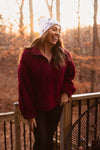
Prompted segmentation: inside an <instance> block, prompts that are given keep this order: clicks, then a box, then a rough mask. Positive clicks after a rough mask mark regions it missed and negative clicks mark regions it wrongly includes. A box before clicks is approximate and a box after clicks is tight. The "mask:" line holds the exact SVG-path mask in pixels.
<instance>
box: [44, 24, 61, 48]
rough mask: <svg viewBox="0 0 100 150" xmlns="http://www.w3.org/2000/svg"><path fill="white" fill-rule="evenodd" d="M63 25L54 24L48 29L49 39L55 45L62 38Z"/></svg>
mask: <svg viewBox="0 0 100 150" xmlns="http://www.w3.org/2000/svg"><path fill="white" fill-rule="evenodd" d="M60 32H61V27H60V26H59V25H54V26H52V27H51V28H50V29H49V30H48V35H47V41H48V42H49V43H50V44H52V45H55V44H56V43H57V42H58V40H59V38H60Z"/></svg>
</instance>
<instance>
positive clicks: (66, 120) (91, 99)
mask: <svg viewBox="0 0 100 150" xmlns="http://www.w3.org/2000/svg"><path fill="white" fill-rule="evenodd" d="M97 102H99V103H100V92H96V93H87V94H79V95H73V96H72V98H71V100H70V103H66V104H65V106H64V110H63V114H62V118H61V139H60V141H61V143H60V150H65V149H66V150H71V144H73V143H71V142H72V141H71V137H69V139H67V136H68V134H69V132H70V131H71V130H72V125H73V124H74V122H75V121H76V120H78V118H79V117H80V116H81V115H82V114H83V113H84V112H85V111H86V110H87V109H89V108H90V107H91V106H92V105H93V104H95V103H97ZM99 111H100V105H99V106H98V107H97V105H95V107H94V111H93V113H94V114H93V115H94V118H93V117H92V118H93V119H94V124H93V125H96V124H97V121H98V124H99V128H98V130H99V133H100V115H99ZM97 113H98V116H99V118H98V117H97ZM90 119H91V118H90V114H89V113H88V115H87V116H86V118H85V120H86V131H85V132H86V135H85V138H86V147H87V145H88V144H89V143H88V139H89V132H90V131H89V122H90V121H91V120H90ZM77 130H78V134H79V135H76V136H78V139H79V140H80V134H81V132H80V130H81V122H79V124H78V129H77ZM93 134H94V137H93V138H96V137H97V128H96V127H95V129H94V133H93ZM63 139H64V140H63ZM66 140H69V141H67V143H69V145H67V148H66ZM78 144H79V146H80V143H78ZM77 150H78V149H77ZM85 150H87V148H85Z"/></svg>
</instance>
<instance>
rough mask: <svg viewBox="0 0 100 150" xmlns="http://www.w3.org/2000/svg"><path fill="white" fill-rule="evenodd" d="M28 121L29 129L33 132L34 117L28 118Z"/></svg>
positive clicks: (34, 125) (35, 125)
mask: <svg viewBox="0 0 100 150" xmlns="http://www.w3.org/2000/svg"><path fill="white" fill-rule="evenodd" d="M28 123H29V127H30V130H31V131H32V132H33V131H34V127H35V128H37V124H36V120H35V118H32V119H29V120H28Z"/></svg>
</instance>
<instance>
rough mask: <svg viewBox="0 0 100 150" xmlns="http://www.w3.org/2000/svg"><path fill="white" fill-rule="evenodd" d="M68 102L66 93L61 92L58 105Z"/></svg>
mask: <svg viewBox="0 0 100 150" xmlns="http://www.w3.org/2000/svg"><path fill="white" fill-rule="evenodd" d="M68 102H69V99H68V95H67V94H66V93H64V94H62V95H61V102H60V106H62V105H63V104H64V103H68Z"/></svg>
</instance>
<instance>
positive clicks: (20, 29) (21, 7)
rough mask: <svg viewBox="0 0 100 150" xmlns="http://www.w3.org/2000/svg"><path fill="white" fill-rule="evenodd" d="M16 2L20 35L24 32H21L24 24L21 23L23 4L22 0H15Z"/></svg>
mask: <svg viewBox="0 0 100 150" xmlns="http://www.w3.org/2000/svg"><path fill="white" fill-rule="evenodd" d="M16 2H17V4H18V7H19V11H20V21H19V22H20V23H19V32H20V35H24V32H23V26H24V23H23V6H24V0H21V2H19V1H18V0H16Z"/></svg>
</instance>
